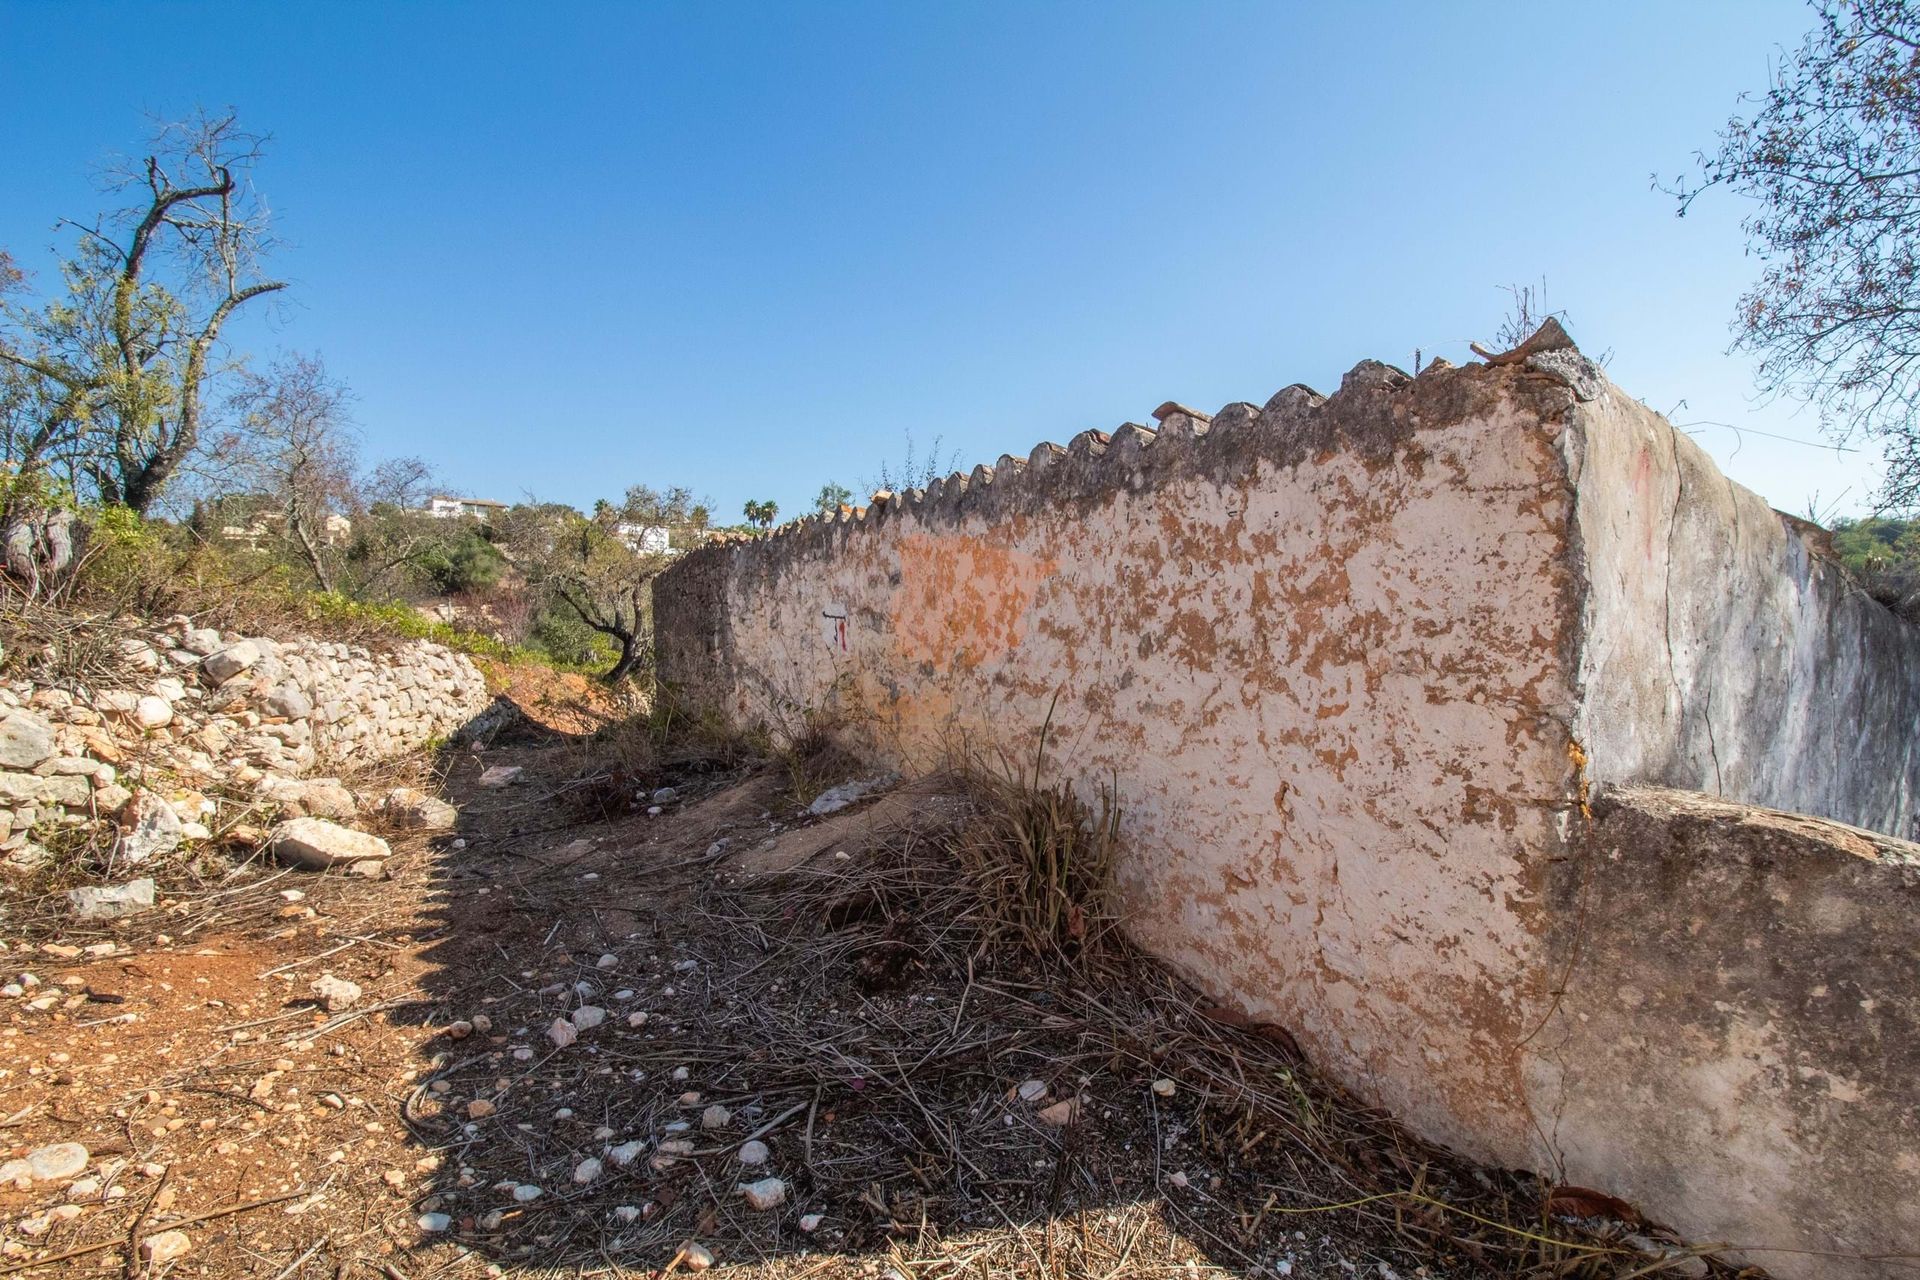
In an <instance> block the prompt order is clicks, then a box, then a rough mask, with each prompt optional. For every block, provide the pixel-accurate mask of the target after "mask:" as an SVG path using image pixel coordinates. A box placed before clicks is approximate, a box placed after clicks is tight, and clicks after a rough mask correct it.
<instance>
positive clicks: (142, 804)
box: [118, 791, 182, 866]
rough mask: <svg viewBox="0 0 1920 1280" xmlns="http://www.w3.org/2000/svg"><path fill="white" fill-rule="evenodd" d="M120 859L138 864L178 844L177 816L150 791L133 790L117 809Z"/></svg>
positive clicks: (174, 847) (178, 819)
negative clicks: (132, 794)
mask: <svg viewBox="0 0 1920 1280" xmlns="http://www.w3.org/2000/svg"><path fill="white" fill-rule="evenodd" d="M120 825H121V834H120V848H119V854H118V856H119V859H120V861H121V862H125V863H130V864H132V865H135V866H138V865H139V864H140V863H143V862H150V861H152V860H153V859H155V858H164V857H165V856H166V855H168V854H170V853H172V852H173V851H174V850H175V849H178V848H179V847H180V840H181V838H182V836H181V829H180V828H181V823H180V815H179V814H177V813H175V812H174V810H173V806H172V805H170V804H168V803H167V802H166V801H165V800H163V799H162V798H161V797H159V796H157V795H155V794H154V793H153V792H151V791H140V792H137V793H135V795H134V797H133V799H132V800H130V801H128V802H127V803H126V805H125V806H124V807H123V808H122V809H121V811H120Z"/></svg>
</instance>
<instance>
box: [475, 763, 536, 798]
mask: <svg viewBox="0 0 1920 1280" xmlns="http://www.w3.org/2000/svg"><path fill="white" fill-rule="evenodd" d="M525 772H526V770H525V769H523V768H521V767H520V766H519V765H517V764H496V765H494V766H492V767H491V768H489V769H488V770H486V772H484V773H482V774H481V775H480V785H481V786H483V787H486V788H489V789H490V790H495V791H497V790H499V789H500V788H502V787H510V786H512V785H513V784H514V783H516V782H518V781H520V775H521V774H523V773H525Z"/></svg>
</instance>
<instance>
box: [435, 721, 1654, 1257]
mask: <svg viewBox="0 0 1920 1280" xmlns="http://www.w3.org/2000/svg"><path fill="white" fill-rule="evenodd" d="M480 728H481V729H482V732H480V733H479V734H478V735H477V736H476V737H473V738H471V739H470V740H469V739H467V738H463V739H462V740H461V741H458V742H455V743H454V744H452V745H450V746H449V747H447V748H446V749H445V750H444V751H443V753H442V756H441V765H442V767H443V774H444V787H445V791H446V795H447V798H448V799H450V800H452V801H454V802H455V803H456V804H457V805H458V806H459V809H460V817H459V820H458V825H457V828H456V829H455V831H454V832H452V833H451V834H449V835H447V836H445V837H443V838H440V839H437V840H436V841H434V842H433V846H432V850H431V856H430V860H429V863H428V865H427V867H426V868H425V869H424V872H423V875H422V876H421V877H420V883H419V884H418V892H419V893H420V894H421V901H420V911H421V916H422V919H421V922H420V927H419V930H418V935H419V936H420V937H421V938H423V939H430V940H431V941H430V943H429V945H427V946H426V947H425V948H424V950H423V951H422V952H421V953H420V960H421V962H422V964H423V965H424V966H425V967H424V969H423V970H422V972H421V973H420V974H419V975H418V985H419V987H420V989H421V990H422V991H423V992H424V993H425V1001H424V1002H423V1003H421V1004H419V1005H416V1006H412V1007H411V1008H410V1009H409V1010H407V1011H406V1013H407V1014H408V1016H409V1017H410V1019H411V1020H412V1021H414V1022H415V1023H416V1024H417V1025H418V1026H420V1027H421V1028H422V1029H423V1030H426V1031H428V1032H430V1034H429V1035H428V1036H427V1037H426V1038H425V1039H423V1040H422V1041H421V1043H420V1045H419V1049H418V1056H419V1061H418V1063H417V1066H418V1069H419V1075H418V1078H417V1081H416V1083H415V1085H414V1087H413V1089H412V1092H411V1094H410V1095H409V1097H408V1099H407V1101H406V1104H405V1106H404V1108H403V1112H404V1114H403V1117H402V1118H403V1120H404V1122H405V1123H406V1125H407V1126H408V1129H409V1132H410V1136H411V1139H412V1141H413V1142H414V1143H415V1144H417V1146H418V1147H419V1148H420V1149H421V1151H422V1152H423V1153H424V1158H426V1159H428V1160H437V1161H438V1164H437V1167H435V1168H434V1169H433V1170H432V1171H431V1173H430V1175H429V1177H428V1179H427V1180H426V1183H425V1185H422V1186H419V1187H416V1188H414V1189H413V1190H414V1193H415V1194H414V1195H413V1198H412V1200H411V1201H410V1202H409V1203H410V1208H411V1210H413V1211H416V1212H417V1213H418V1215H420V1216H419V1219H418V1221H419V1223H420V1224H421V1226H420V1229H419V1231H418V1235H417V1240H416V1243H415V1245H414V1246H413V1253H414V1255H415V1257H416V1259H417V1262H418V1265H420V1266H425V1267H429V1268H431V1267H432V1266H434V1265H436V1260H442V1255H444V1254H446V1253H447V1251H448V1250H449V1249H465V1250H470V1251H472V1252H473V1253H475V1254H477V1255H479V1256H481V1257H484V1258H486V1259H487V1260H489V1261H491V1262H492V1263H495V1264H497V1265H500V1266H502V1267H505V1268H508V1269H513V1270H518V1269H532V1268H552V1267H585V1266H607V1265H614V1266H619V1267H635V1268H660V1267H665V1266H668V1265H669V1264H671V1263H673V1262H674V1260H675V1259H676V1258H678V1259H679V1260H680V1265H681V1266H685V1265H686V1264H687V1263H688V1262H689V1261H693V1262H698V1261H699V1258H698V1256H697V1254H695V1253H694V1248H695V1246H697V1247H698V1248H699V1249H703V1250H705V1251H707V1253H708V1254H709V1255H711V1256H712V1257H714V1258H716V1259H717V1260H718V1261H719V1262H720V1263H721V1264H729V1265H745V1264H752V1265H754V1266H757V1267H760V1268H762V1270H761V1271H759V1272H757V1273H756V1274H767V1275H788V1274H791V1275H796V1276H797V1275H802V1274H853V1273H857V1272H858V1271H859V1269H860V1268H861V1266H862V1265H865V1264H871V1265H870V1266H868V1267H867V1270H868V1271H869V1272H870V1273H876V1274H877V1273H878V1271H879V1269H880V1268H881V1267H882V1266H891V1267H894V1268H895V1269H896V1270H898V1272H899V1273H900V1274H902V1275H910V1274H917V1273H919V1269H920V1268H921V1267H922V1266H923V1265H924V1264H929V1263H936V1262H937V1263H939V1264H940V1265H941V1267H942V1268H945V1267H954V1268H960V1270H959V1271H957V1272H956V1273H957V1274H968V1273H971V1274H991V1273H994V1272H995V1271H996V1270H997V1271H998V1272H999V1273H1002V1274H1006V1273H1021V1274H1033V1273H1038V1272H1041V1271H1046V1272H1047V1273H1049V1274H1060V1275H1111V1274H1129V1273H1130V1272H1129V1268H1133V1269H1134V1270H1136V1271H1139V1272H1144V1271H1148V1270H1156V1269H1159V1268H1161V1267H1170V1268H1184V1267H1187V1266H1189V1265H1194V1266H1205V1267H1213V1268H1218V1269H1220V1270H1222V1271H1224V1272H1227V1273H1230V1274H1240V1275H1253V1274H1296V1275H1303V1276H1304V1275H1346V1274H1351V1271H1349V1270H1348V1268H1349V1267H1358V1268H1360V1269H1361V1271H1362V1272H1363V1273H1371V1274H1379V1275H1392V1274H1399V1275H1427V1276H1445V1275H1459V1276H1468V1275H1473V1276H1484V1275H1494V1274H1503V1273H1511V1274H1519V1273H1521V1271H1523V1270H1524V1269H1525V1268H1527V1267H1529V1266H1537V1265H1541V1264H1543V1263H1545V1264H1558V1265H1560V1266H1561V1267H1562V1268H1563V1270H1562V1272H1561V1273H1563V1274H1579V1275H1596V1276H1599V1275H1613V1274H1620V1273H1625V1272H1627V1271H1630V1270H1632V1268H1633V1267H1634V1266H1640V1265H1645V1263H1646V1261H1647V1259H1646V1258H1645V1257H1644V1256H1638V1255H1635V1254H1633V1253H1631V1252H1630V1251H1629V1250H1628V1249H1627V1248H1626V1247H1625V1246H1624V1245H1622V1244H1620V1243H1618V1242H1619V1241H1620V1240H1622V1239H1623V1238H1624V1237H1625V1236H1626V1235H1627V1234H1628V1233H1627V1232H1626V1230H1625V1229H1624V1228H1597V1229H1589V1230H1579V1229H1576V1228H1575V1227H1574V1226H1573V1225H1572V1224H1569V1223H1563V1222H1559V1221H1553V1222H1548V1221H1547V1220H1545V1218H1544V1217H1543V1214H1542V1211H1541V1204H1542V1195H1543V1193H1544V1191H1545V1188H1543V1187H1542V1186H1540V1185H1539V1184H1537V1183H1534V1182H1532V1181H1531V1180H1529V1179H1525V1178H1520V1177H1516V1176H1511V1175H1505V1174H1499V1173H1491V1172H1488V1171H1482V1170H1476V1169H1472V1168H1469V1167H1467V1166H1465V1165H1463V1164H1461V1163H1460V1162H1458V1161H1455V1160H1453V1159H1451V1158H1450V1157H1448V1156H1447V1155H1445V1154H1444V1153H1440V1152H1437V1151H1435V1150H1433V1149H1432V1148H1429V1147H1426V1146H1424V1145H1423V1144H1420V1143H1418V1142H1416V1141H1414V1140H1412V1139H1411V1138H1409V1137H1408V1136H1407V1135H1405V1134H1404V1133H1402V1132H1401V1131H1399V1130H1398V1129H1397V1128H1396V1127H1395V1126H1394V1125H1393V1124H1392V1123H1391V1122H1390V1121H1389V1120H1388V1119H1386V1118H1385V1117H1382V1116H1379V1115H1377V1114H1374V1113H1370V1112H1367V1111H1366V1110H1365V1109H1364V1108H1361V1107H1359V1106H1358V1105H1357V1104H1355V1103H1353V1102H1352V1101H1351V1100H1349V1099H1346V1098H1344V1096H1343V1095H1341V1094H1340V1092H1339V1091H1338V1090H1337V1089H1334V1088H1332V1087H1330V1086H1328V1085H1325V1084H1324V1083H1322V1082H1320V1081H1319V1080H1317V1078H1315V1076H1314V1075H1313V1073H1312V1072H1311V1070H1310V1069H1308V1068H1307V1067H1306V1066H1305V1065H1304V1064H1303V1063H1302V1062H1301V1061H1300V1058H1299V1056H1298V1054H1297V1052H1296V1051H1295V1050H1294V1049H1293V1048H1292V1046H1291V1044H1290V1042H1288V1041H1287V1040H1286V1038H1285V1037H1284V1035H1283V1034H1276V1033H1274V1032H1272V1031H1269V1032H1268V1033H1267V1034H1264V1035H1263V1034H1261V1033H1259V1032H1258V1031H1256V1030H1238V1029H1233V1028H1231V1027H1229V1026H1225V1025H1223V1022H1222V1019H1225V1017H1226V1015H1224V1014H1218V1015H1216V1016H1215V1017H1209V1016H1207V1013H1206V1012H1205V1011H1204V1010H1203V1009H1202V1007H1201V1005H1200V1004H1199V1002H1198V1001H1197V1000H1196V998H1195V997H1194V996H1193V994H1192V993H1191V992H1189V991H1188V990H1187V989H1186V988H1184V987H1183V986H1182V985H1181V984H1180V983H1178V982H1177V981H1175V980H1174V979H1172V978H1171V977H1169V976H1168V975H1167V974H1166V973H1165V972H1164V971H1162V970H1160V969H1159V968H1158V967H1157V966H1154V965H1152V964H1151V963H1149V962H1145V961H1143V960H1141V959H1139V958H1138V957H1131V956H1122V957H1120V958H1118V959H1116V960H1114V961H1113V962H1111V963H1105V964H1101V965H1097V966H1088V967H1086V968H1084V969H1083V970H1081V971H1079V972H1077V973H1076V972H1069V971H1064V970H1058V969H1049V968H1047V967H1045V966H1041V965H1038V964H1035V963H1033V962H1031V961H1029V960H1027V959H1025V958H1024V957H1022V956H1020V955H1018V954H1015V953H1011V952H1009V950H1008V949H1007V948H1006V947H1005V945H1004V944H996V943H993V942H991V941H990V940H989V939H988V938H987V937H986V936H985V935H984V934H983V933H982V931H981V927H980V922H979V921H978V919H977V917H976V916H975V915H974V912H973V908H972V905H971V899H970V898H969V895H968V894H967V893H966V891H965V890H964V889H963V887H962V886H961V885H960V884H959V881H958V877H957V874H956V873H955V871H954V869H953V868H952V866H951V864H950V863H949V862H948V861H947V860H946V859H945V858H944V857H943V856H942V855H941V854H940V852H939V849H938V840H937V837H936V838H932V839H929V838H927V837H928V833H927V832H925V831H924V830H922V831H919V832H918V834H917V836H916V835H909V836H908V837H906V838H902V837H901V834H900V832H899V831H897V830H892V831H877V830H861V829H859V827H858V826H857V824H856V825H855V826H851V827H848V828H846V838H845V841H844V846H843V847H838V848H828V847H826V846H827V845H831V844H838V843H840V842H839V841H836V840H828V841H826V842H825V843H824V844H822V845H821V847H820V848H819V851H818V855H817V856H815V857H812V858H811V859H809V860H808V861H806V862H804V863H802V864H801V865H798V866H795V867H790V868H785V869H783V870H781V871H780V872H779V873H777V874H773V875H765V876H751V875H747V874H745V873H744V872H742V871H741V870H740V868H741V865H742V864H741V861H740V855H741V854H742V853H744V852H747V851H748V850H751V849H753V848H754V847H756V846H761V845H764V844H765V842H767V841H768V840H769V839H770V838H771V837H773V836H775V835H777V834H778V833H779V832H780V831H781V830H782V829H783V828H785V829H791V828H793V827H795V826H799V825H804V824H808V823H812V822H815V821H816V820H814V819H811V818H808V817H806V816H805V815H804V814H803V813H801V812H799V810H798V808H797V806H796V805H795V804H794V803H793V801H792V798H791V796H790V795H788V794H786V793H785V778H784V776H783V775H782V774H781V773H780V771H778V770H777V769H768V768H765V767H763V766H756V765H755V764H754V763H753V762H751V761H749V760H746V759H744V758H740V757H724V756H723V757H718V758H716V757H715V756H713V755H710V754H698V753H696V754H685V753H681V754H673V753H669V755H668V756H667V758H665V759H653V760H646V759H643V758H641V757H643V756H644V752H638V751H636V750H634V749H632V744H628V748H629V749H627V750H625V751H621V750H618V749H614V750H610V749H609V747H608V743H607V742H606V741H604V740H602V741H595V739H594V736H593V735H588V734H580V733H562V732H557V731H555V730H553V729H551V728H548V727H544V726H541V725H538V724H536V723H534V722H532V721H530V720H528V719H527V718H526V717H525V716H523V715H520V714H519V713H518V712H517V711H513V710H502V711H500V712H499V713H498V714H494V713H489V715H487V716H485V717H482V718H481V723H480ZM499 768H506V769H515V768H517V769H520V770H521V771H522V772H521V773H520V774H519V775H518V776H517V778H516V779H515V781H513V782H512V783H511V784H510V785H507V786H504V787H498V788H490V787H486V786H483V785H481V783H480V779H481V776H482V775H483V774H484V773H485V772H486V771H487V770H489V769H499ZM826 821H827V822H832V821H835V820H834V819H828V820H826ZM842 854H844V855H845V856H844V857H842V856H841V855H842ZM1156 1082H1160V1083H1159V1084H1158V1088H1156ZM1023 1087H1024V1092H1023ZM1063 1118H1070V1119H1071V1121H1072V1122H1071V1123H1066V1124H1061V1123H1057V1122H1058V1121H1059V1120H1061V1119H1063ZM766 1179H779V1180H780V1187H779V1188H778V1190H777V1191H775V1189H774V1188H772V1187H769V1186H766V1185H764V1181H763V1180H766ZM752 1184H762V1185H760V1186H758V1187H756V1188H755V1189H754V1194H756V1195H759V1196H767V1195H778V1196H779V1197H781V1202H780V1203H779V1204H777V1205H776V1206H774V1207H769V1208H765V1209H756V1208H754V1207H752V1205H751V1204H750V1203H749V1199H748V1194H747V1192H746V1191H745V1190H743V1188H747V1187H749V1186H751V1185H752ZM1601 1200H1602V1201H1604V1198H1601ZM1568 1203H1571V1202H1568ZM1442 1206H1453V1207H1454V1208H1452V1209H1447V1208H1443V1207H1442ZM1576 1207H1578V1206H1576ZM1476 1215H1477V1216H1478V1217H1479V1218H1481V1219H1485V1220H1487V1221H1482V1222H1476V1221H1475V1220H1474V1216H1476ZM1489 1222H1491V1223H1493V1224H1495V1225H1489ZM1502 1223H1505V1224H1511V1225H1508V1226H1501V1225H1497V1224H1502ZM1529 1233H1531V1237H1532V1238H1529ZM1553 1240H1564V1241H1566V1242H1567V1243H1566V1245H1565V1247H1560V1246H1556V1245H1554V1244H1552V1243H1550V1242H1551V1241H1553ZM835 1259H838V1261H835ZM963 1264H964V1265H963ZM408 1265H409V1268H411V1266H412V1265H413V1264H408ZM822 1265H825V1266H828V1267H829V1268H830V1269H829V1270H826V1271H824V1272H822V1271H817V1270H812V1268H816V1267H819V1266H822ZM968 1267H970V1268H972V1271H971V1272H969V1271H967V1270H966V1269H965V1268H968ZM831 1268H844V1269H843V1270H834V1269H831ZM1422 1268H1424V1270H1422Z"/></svg>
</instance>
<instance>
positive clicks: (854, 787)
mask: <svg viewBox="0 0 1920 1280" xmlns="http://www.w3.org/2000/svg"><path fill="white" fill-rule="evenodd" d="M899 777H900V775H899V774H897V773H886V774H881V775H880V776H878V777H873V778H860V779H856V780H855V781H853V782H843V783H841V784H840V785H839V786H837V787H829V788H828V789H827V790H825V791H822V792H821V793H820V794H819V795H818V796H816V797H814V801H813V803H812V804H810V805H808V806H807V812H808V813H810V814H812V815H813V816H814V817H816V818H817V817H822V816H824V815H826V814H829V813H838V812H839V811H840V810H842V809H844V808H846V807H847V806H848V805H850V804H853V803H855V802H857V801H860V800H863V799H865V798H866V797H867V796H869V795H871V794H873V793H874V792H876V791H881V790H884V789H885V788H887V787H890V786H892V785H893V784H894V783H895V782H897V781H898V780H899Z"/></svg>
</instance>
